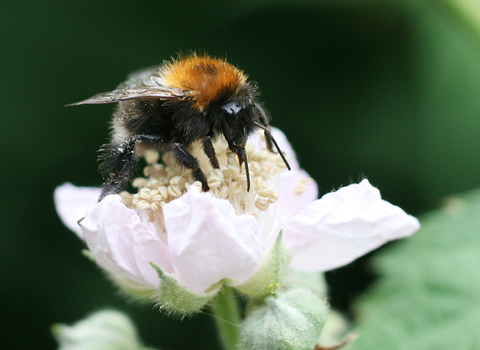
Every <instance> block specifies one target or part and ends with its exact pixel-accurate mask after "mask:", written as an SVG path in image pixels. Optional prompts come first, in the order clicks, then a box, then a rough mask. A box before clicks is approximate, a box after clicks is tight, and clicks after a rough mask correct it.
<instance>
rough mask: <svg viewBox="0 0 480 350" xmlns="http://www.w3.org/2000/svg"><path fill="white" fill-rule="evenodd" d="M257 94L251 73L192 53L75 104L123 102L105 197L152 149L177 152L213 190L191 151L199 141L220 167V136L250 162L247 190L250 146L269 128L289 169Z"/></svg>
mask: <svg viewBox="0 0 480 350" xmlns="http://www.w3.org/2000/svg"><path fill="white" fill-rule="evenodd" d="M258 95H259V93H258V90H257V87H256V85H255V84H252V83H249V82H247V75H246V74H245V73H244V72H243V71H241V70H240V69H238V68H236V67H235V66H233V65H231V64H229V63H228V62H227V61H226V60H224V59H218V58H213V57H210V56H207V55H197V54H191V55H187V56H180V57H179V58H177V59H172V60H171V61H168V62H165V63H164V64H162V65H160V66H156V67H151V68H147V69H144V70H140V71H137V72H135V73H132V74H131V75H130V76H129V77H128V80H127V81H125V82H124V83H122V84H120V85H119V86H118V87H117V88H116V90H113V91H110V92H105V93H101V94H98V95H95V96H93V97H91V98H89V99H87V100H84V101H81V102H77V103H73V104H71V105H69V106H76V105H83V104H103V103H117V102H118V106H117V108H116V111H115V113H114V115H113V122H112V129H113V130H112V138H111V141H110V143H109V144H107V145H104V147H103V148H102V149H101V151H102V152H103V155H102V157H101V158H102V163H101V165H100V168H101V169H102V170H103V171H104V173H105V178H106V181H105V183H104V184H103V190H102V193H101V195H100V198H99V201H101V200H102V199H103V198H105V197H106V196H107V195H109V194H114V193H118V192H120V191H121V190H122V189H123V188H124V187H125V186H126V185H127V184H128V182H129V181H130V180H131V179H132V177H133V175H134V174H133V172H134V169H135V165H136V163H137V160H138V157H139V155H141V154H142V153H143V152H144V151H145V150H148V149H150V150H155V151H157V152H159V153H160V154H166V153H169V154H171V155H172V156H173V158H174V159H175V160H176V161H177V162H178V164H180V165H181V166H183V167H185V168H188V169H191V170H192V176H193V178H194V180H196V181H200V182H201V184H202V189H203V191H208V190H209V187H208V184H207V178H206V176H205V174H204V173H203V172H202V169H200V166H199V161H198V159H197V158H195V157H194V156H192V154H191V153H190V149H191V146H192V144H193V143H196V142H200V144H201V146H202V148H203V152H204V153H205V155H206V156H207V157H208V159H209V161H210V163H211V165H212V167H213V168H219V163H218V159H217V157H216V156H215V149H214V147H213V144H212V140H214V139H215V138H217V137H219V136H220V135H223V136H224V137H225V139H226V141H227V142H228V147H229V149H230V150H231V151H232V152H234V153H235V154H236V155H237V156H238V160H239V162H240V164H242V163H245V171H246V176H247V191H249V190H250V176H249V171H248V160H247V154H246V152H245V144H246V141H247V138H248V136H249V135H251V134H252V133H253V132H255V131H256V130H257V129H262V130H263V131H264V133H265V140H266V145H267V148H268V150H269V151H271V152H274V147H275V148H276V150H277V151H278V153H279V154H280V156H281V157H282V159H283V161H284V162H285V164H286V166H287V168H288V169H289V170H290V166H289V164H288V162H287V160H286V158H285V156H284V155H283V153H282V151H281V150H280V148H279V146H278V144H277V142H276V141H275V139H274V138H273V136H272V134H271V133H270V129H269V117H268V115H267V113H266V111H265V109H264V108H263V107H262V106H261V104H260V103H259V102H258V101H257V97H258Z"/></svg>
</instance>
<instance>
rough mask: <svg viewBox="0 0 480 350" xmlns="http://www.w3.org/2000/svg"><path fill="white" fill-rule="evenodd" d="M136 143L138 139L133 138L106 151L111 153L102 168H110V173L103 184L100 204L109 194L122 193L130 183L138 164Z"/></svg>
mask: <svg viewBox="0 0 480 350" xmlns="http://www.w3.org/2000/svg"><path fill="white" fill-rule="evenodd" d="M135 141H136V138H135V137H131V138H129V139H128V140H127V141H125V142H124V143H122V144H121V145H119V146H117V147H116V146H115V145H111V146H109V149H107V150H106V151H109V154H107V155H106V156H104V161H103V164H102V165H101V167H103V168H105V169H108V168H110V169H109V170H110V173H109V174H108V179H107V180H106V181H105V183H104V184H103V189H102V193H101V194H100V198H99V199H98V201H99V202H100V201H101V200H102V199H103V198H105V197H106V196H108V195H109V194H114V193H118V192H120V191H121V190H122V189H123V188H124V187H125V186H126V185H127V183H128V182H129V181H130V179H131V177H132V174H133V170H134V168H135V164H136V162H137V159H136V158H137V157H136V154H135Z"/></svg>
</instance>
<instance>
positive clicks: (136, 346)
mask: <svg viewBox="0 0 480 350" xmlns="http://www.w3.org/2000/svg"><path fill="white" fill-rule="evenodd" d="M52 333H53V336H54V337H55V338H56V339H57V341H58V343H59V347H58V349H59V350H91V349H95V350H111V349H116V350H148V349H150V350H153V349H151V348H146V347H144V346H143V345H142V344H141V343H140V341H139V339H138V336H137V331H136V330H135V327H134V325H133V324H132V322H131V321H130V319H129V318H128V317H127V316H125V315H124V314H123V313H121V312H118V311H113V310H105V311H100V312H97V313H95V314H93V315H91V316H89V317H87V318H86V319H84V320H81V321H78V322H77V323H75V324H74V325H73V326H67V325H63V324H56V325H54V326H53V327H52Z"/></svg>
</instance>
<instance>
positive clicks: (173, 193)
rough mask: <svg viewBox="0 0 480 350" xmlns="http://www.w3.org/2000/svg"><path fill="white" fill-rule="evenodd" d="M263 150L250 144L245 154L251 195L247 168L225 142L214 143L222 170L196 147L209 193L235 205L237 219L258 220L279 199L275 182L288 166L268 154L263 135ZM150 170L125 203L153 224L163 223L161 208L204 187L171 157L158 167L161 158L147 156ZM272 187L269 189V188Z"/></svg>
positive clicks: (167, 155) (193, 148)
mask: <svg viewBox="0 0 480 350" xmlns="http://www.w3.org/2000/svg"><path fill="white" fill-rule="evenodd" d="M257 134H258V135H260V137H261V138H262V143H261V144H262V147H261V148H260V149H255V147H254V146H253V145H252V144H247V147H246V153H247V159H248V165H249V174H250V179H251V185H250V191H249V192H247V176H246V172H245V164H242V165H241V166H240V164H239V161H238V158H237V155H236V154H234V153H233V152H231V151H230V150H229V149H228V147H227V143H226V142H225V140H224V139H223V138H221V139H220V138H219V140H217V141H216V142H215V143H214V147H215V153H216V155H217V158H218V161H219V164H220V169H213V168H212V166H211V165H210V162H209V161H208V159H207V157H206V156H205V155H204V154H203V152H202V150H201V147H200V146H199V145H194V146H193V147H192V149H191V153H192V154H193V155H194V156H196V157H197V159H198V160H199V161H200V167H201V169H202V170H203V171H204V172H205V174H208V175H206V176H207V180H208V186H209V187H210V191H209V192H210V193H211V194H212V195H213V196H215V197H218V198H221V199H227V200H229V201H230V203H231V204H232V206H233V208H234V209H235V212H236V213H237V215H240V214H252V215H254V216H258V213H259V212H260V211H266V210H267V209H268V207H269V206H270V204H273V203H275V202H276V201H277V199H278V192H276V191H275V188H274V189H272V188H270V187H273V186H274V183H275V182H274V181H271V180H272V179H274V178H276V177H277V176H278V174H280V172H282V171H284V170H285V168H286V167H285V163H284V162H283V160H282V159H281V157H280V156H279V155H278V154H275V153H272V152H270V151H268V150H267V148H266V146H265V143H264V136H263V133H260V132H258V133H257ZM144 156H145V159H146V161H147V164H148V165H147V166H146V167H145V168H144V169H143V174H144V177H138V178H136V179H135V180H134V181H133V184H132V185H133V187H136V188H138V192H137V193H135V194H130V193H128V192H122V193H121V194H120V195H121V196H122V199H123V202H124V203H125V204H126V205H128V206H130V207H132V208H133V209H136V210H141V211H144V212H146V213H147V214H148V217H149V220H150V221H151V222H157V223H163V212H162V208H163V206H164V205H165V204H167V203H168V202H170V201H172V200H174V199H176V198H178V197H180V196H182V195H183V194H184V193H185V192H187V189H188V187H189V186H190V185H194V186H197V187H198V188H199V189H200V190H201V188H202V185H201V183H200V182H199V181H195V182H193V179H192V172H191V170H190V169H184V168H181V167H180V166H178V165H176V164H175V162H174V161H173V159H172V157H171V156H170V155H169V154H166V155H164V156H163V162H164V163H165V165H163V164H159V163H158V160H159V155H158V154H157V153H156V152H147V153H145V154H144ZM269 185H270V187H269Z"/></svg>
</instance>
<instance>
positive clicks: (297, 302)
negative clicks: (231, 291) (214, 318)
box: [240, 288, 328, 350]
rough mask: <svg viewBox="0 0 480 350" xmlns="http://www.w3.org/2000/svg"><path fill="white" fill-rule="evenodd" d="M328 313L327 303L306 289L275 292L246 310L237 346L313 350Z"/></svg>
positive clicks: (278, 349) (279, 349)
mask: <svg viewBox="0 0 480 350" xmlns="http://www.w3.org/2000/svg"><path fill="white" fill-rule="evenodd" d="M327 313H328V307H327V303H326V300H325V299H324V298H322V297H320V295H319V294H316V293H314V292H312V291H310V290H308V289H304V288H292V289H289V290H281V291H278V292H277V294H276V295H271V296H269V297H267V298H266V299H265V302H264V303H261V304H258V305H256V306H254V307H252V308H250V309H249V310H248V314H247V317H246V319H245V321H244V322H243V324H242V329H241V335H240V338H241V339H240V343H241V345H242V348H244V349H272V350H273V349H275V350H281V349H296V350H312V349H314V348H315V345H316V344H317V342H318V339H319V337H320V333H321V331H322V328H323V326H324V324H325V320H326V318H327Z"/></svg>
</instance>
